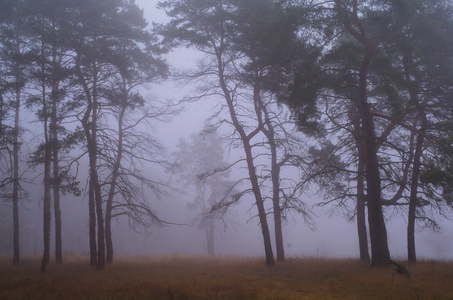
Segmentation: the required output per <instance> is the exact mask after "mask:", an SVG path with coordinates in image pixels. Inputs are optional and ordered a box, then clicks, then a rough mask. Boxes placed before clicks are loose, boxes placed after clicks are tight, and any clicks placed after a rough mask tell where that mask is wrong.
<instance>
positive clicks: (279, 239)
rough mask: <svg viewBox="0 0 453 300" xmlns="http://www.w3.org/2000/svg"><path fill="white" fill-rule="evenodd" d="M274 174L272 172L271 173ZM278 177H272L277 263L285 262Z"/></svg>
mask: <svg viewBox="0 0 453 300" xmlns="http://www.w3.org/2000/svg"><path fill="white" fill-rule="evenodd" d="M272 173H274V172H272ZM278 181H279V176H278V175H272V182H273V184H272V185H273V191H272V193H273V196H272V203H273V210H274V226H275V247H276V250H277V261H279V262H283V261H285V248H284V246H283V229H282V210H281V207H280V189H279V182H278Z"/></svg>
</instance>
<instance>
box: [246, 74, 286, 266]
mask: <svg viewBox="0 0 453 300" xmlns="http://www.w3.org/2000/svg"><path fill="white" fill-rule="evenodd" d="M258 73H259V72H257V78H256V82H257V84H256V85H255V87H254V91H253V93H254V101H255V103H256V107H257V109H256V114H257V119H258V122H259V123H260V127H262V129H261V131H262V132H263V133H264V135H265V136H266V138H267V140H268V142H269V148H270V150H271V177H272V178H271V180H272V209H273V212H274V230H275V248H276V250H277V261H279V262H283V261H285V247H284V246H283V229H282V209H281V207H280V166H281V165H280V164H279V163H278V162H277V143H276V142H275V131H274V127H273V124H272V121H271V120H270V118H269V113H268V111H267V108H266V106H265V105H264V104H263V101H262V99H261V95H260V91H261V90H260V88H259V83H258V82H260V80H259V75H258ZM261 114H263V115H264V124H263V120H262V116H261Z"/></svg>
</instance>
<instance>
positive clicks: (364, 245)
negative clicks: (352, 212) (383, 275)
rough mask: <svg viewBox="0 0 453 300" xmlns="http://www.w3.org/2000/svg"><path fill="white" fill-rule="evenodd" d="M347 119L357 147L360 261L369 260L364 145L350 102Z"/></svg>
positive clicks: (357, 116)
mask: <svg viewBox="0 0 453 300" xmlns="http://www.w3.org/2000/svg"><path fill="white" fill-rule="evenodd" d="M349 120H350V121H351V123H352V126H353V136H354V140H355V143H356V147H357V153H358V163H357V206H356V209H357V234H358V238H359V251H360V261H361V262H366V263H369V262H370V260H371V259H370V254H369V252H368V234H367V228H366V217H365V216H366V214H365V205H366V199H365V153H364V152H365V151H364V150H365V149H364V148H365V147H364V136H363V133H362V126H361V125H360V116H359V115H358V111H357V107H356V106H355V105H354V104H352V105H351V108H350V111H349Z"/></svg>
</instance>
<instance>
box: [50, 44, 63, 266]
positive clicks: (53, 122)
mask: <svg viewBox="0 0 453 300" xmlns="http://www.w3.org/2000/svg"><path fill="white" fill-rule="evenodd" d="M52 60H53V61H52V63H53V66H52V68H53V72H54V73H55V72H56V71H57V66H58V64H59V62H58V57H57V48H56V47H55V45H53V47H52ZM58 93H59V79H58V76H54V78H52V92H51V97H52V112H51V115H50V139H51V144H52V165H53V179H52V186H53V201H54V216H55V262H56V263H57V264H62V263H63V243H62V237H61V230H62V228H61V227H62V226H61V208H60V185H61V178H60V174H59V173H60V163H59V151H60V149H59V141H58V120H57V111H58V101H59V96H58Z"/></svg>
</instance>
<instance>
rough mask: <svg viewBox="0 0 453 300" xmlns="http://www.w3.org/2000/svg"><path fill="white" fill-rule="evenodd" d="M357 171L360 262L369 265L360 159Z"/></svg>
mask: <svg viewBox="0 0 453 300" xmlns="http://www.w3.org/2000/svg"><path fill="white" fill-rule="evenodd" d="M357 169H358V172H357V233H358V236H359V249H360V261H361V262H366V263H369V262H370V254H369V252H368V234H367V231H366V218H365V204H366V201H365V193H364V192H365V191H364V188H365V187H364V177H365V174H364V162H363V159H362V158H360V157H359V164H358V168H357Z"/></svg>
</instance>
